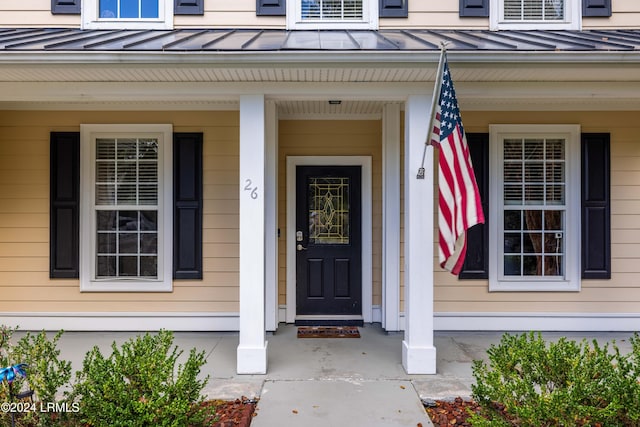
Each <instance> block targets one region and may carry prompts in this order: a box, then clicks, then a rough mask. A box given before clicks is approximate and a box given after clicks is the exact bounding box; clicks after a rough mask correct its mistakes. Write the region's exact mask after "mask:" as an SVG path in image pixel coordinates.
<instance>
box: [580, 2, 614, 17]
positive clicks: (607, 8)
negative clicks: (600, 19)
mask: <svg viewBox="0 0 640 427" xmlns="http://www.w3.org/2000/svg"><path fill="white" fill-rule="evenodd" d="M582 16H611V0H582Z"/></svg>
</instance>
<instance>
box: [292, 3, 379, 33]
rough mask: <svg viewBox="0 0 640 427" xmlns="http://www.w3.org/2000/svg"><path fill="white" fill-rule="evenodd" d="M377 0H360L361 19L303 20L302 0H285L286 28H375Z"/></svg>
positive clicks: (376, 22) (376, 27)
mask: <svg viewBox="0 0 640 427" xmlns="http://www.w3.org/2000/svg"><path fill="white" fill-rule="evenodd" d="M378 16H379V14H378V0H362V20H358V21H351V20H349V21H347V20H345V21H322V20H318V21H303V20H302V0H289V1H287V29H288V30H377V29H378Z"/></svg>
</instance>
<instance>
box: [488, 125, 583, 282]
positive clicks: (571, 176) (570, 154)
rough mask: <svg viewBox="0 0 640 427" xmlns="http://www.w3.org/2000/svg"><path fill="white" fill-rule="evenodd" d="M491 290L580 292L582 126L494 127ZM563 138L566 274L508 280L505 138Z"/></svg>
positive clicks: (491, 191)
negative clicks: (505, 271)
mask: <svg viewBox="0 0 640 427" xmlns="http://www.w3.org/2000/svg"><path fill="white" fill-rule="evenodd" d="M489 134H490V146H489V147H490V156H489V170H490V171H495V172H494V173H492V174H491V176H490V181H489V182H490V191H489V194H490V195H489V203H490V209H489V211H490V212H492V214H491V215H489V230H495V231H492V232H491V233H489V291H524V292H531V291H574V292H577V291H580V247H581V245H580V238H581V232H580V230H581V229H580V226H581V221H580V125H490V126H489ZM534 137H542V138H563V139H565V141H566V146H565V155H566V158H565V173H566V177H565V183H566V195H565V197H566V210H565V215H566V216H565V223H566V224H565V230H564V236H563V240H564V246H565V247H564V253H565V265H564V267H565V269H564V271H565V274H564V276H563V277H561V278H554V277H531V276H525V277H512V276H507V277H505V276H504V274H503V259H504V241H503V239H502V236H504V230H503V228H504V216H503V212H504V203H503V181H504V171H503V161H502V153H503V150H502V147H503V140H504V139H505V138H534Z"/></svg>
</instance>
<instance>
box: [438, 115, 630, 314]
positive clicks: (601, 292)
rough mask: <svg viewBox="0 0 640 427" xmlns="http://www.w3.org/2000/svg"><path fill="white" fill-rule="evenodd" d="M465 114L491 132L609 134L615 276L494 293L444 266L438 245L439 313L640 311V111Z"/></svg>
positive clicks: (468, 124) (470, 127)
mask: <svg viewBox="0 0 640 427" xmlns="http://www.w3.org/2000/svg"><path fill="white" fill-rule="evenodd" d="M463 114H464V117H463V119H464V124H465V130H466V131H467V132H488V125H489V124H490V123H504V124H509V123H536V124H537V123H540V124H543V123H565V124H575V123H578V124H580V125H581V127H582V132H609V133H610V134H611V227H612V230H611V244H612V247H611V251H612V276H611V280H584V281H582V289H581V291H580V292H493V293H490V292H488V284H487V282H486V281H484V280H457V279H456V278H455V277H454V276H452V275H451V274H449V273H447V272H444V271H443V270H441V269H440V268H439V266H438V260H437V249H436V251H435V259H434V265H435V270H436V273H435V279H434V280H435V311H436V312H465V311H468V312H516V311H522V312H527V313H531V312H567V313H589V312H605V313H637V312H638V311H639V310H640V280H639V279H640V269H639V268H638V265H640V144H639V143H638V134H640V126H638V125H637V113H635V112H626V113H625V112H527V113H514V112H468V113H463ZM575 191H579V189H575ZM434 224H435V222H434ZM436 236H437V234H436Z"/></svg>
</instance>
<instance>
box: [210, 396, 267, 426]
mask: <svg viewBox="0 0 640 427" xmlns="http://www.w3.org/2000/svg"><path fill="white" fill-rule="evenodd" d="M256 403H257V402H256V401H255V400H252V399H247V398H246V397H244V396H243V397H242V398H241V399H236V400H233V401H224V400H208V401H206V402H204V405H205V406H207V407H214V408H215V413H212V414H211V420H212V421H211V422H212V424H211V427H249V425H250V424H251V419H252V418H253V417H254V414H255V409H256ZM214 419H217V420H218V421H216V422H213V420H214Z"/></svg>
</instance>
